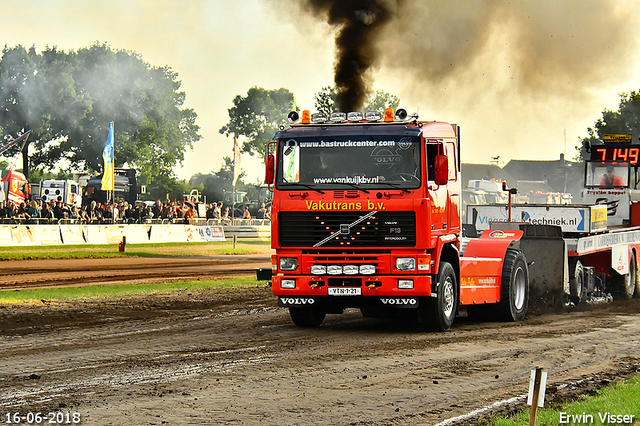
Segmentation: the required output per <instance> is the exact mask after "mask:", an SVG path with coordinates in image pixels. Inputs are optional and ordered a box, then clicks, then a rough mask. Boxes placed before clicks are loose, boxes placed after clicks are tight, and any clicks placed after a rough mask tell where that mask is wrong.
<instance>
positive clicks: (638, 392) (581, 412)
mask: <svg viewBox="0 0 640 426" xmlns="http://www.w3.org/2000/svg"><path fill="white" fill-rule="evenodd" d="M639 401H640V376H633V377H631V378H630V379H628V380H625V381H623V382H620V383H615V384H613V385H611V386H608V387H605V388H602V389H600V390H598V391H597V394H596V395H595V396H583V397H582V398H581V399H579V400H577V401H574V402H571V403H568V404H564V405H562V406H561V407H560V408H539V409H538V413H537V421H536V425H537V426H557V425H562V424H567V425H583V424H588V425H614V424H615V425H618V424H621V425H640V403H639ZM530 415H531V411H530V410H528V409H527V410H524V411H521V412H519V413H518V414H516V415H514V416H513V417H509V418H501V419H496V420H494V421H492V422H491V423H488V424H487V426H529V417H530ZM624 416H627V417H624Z"/></svg>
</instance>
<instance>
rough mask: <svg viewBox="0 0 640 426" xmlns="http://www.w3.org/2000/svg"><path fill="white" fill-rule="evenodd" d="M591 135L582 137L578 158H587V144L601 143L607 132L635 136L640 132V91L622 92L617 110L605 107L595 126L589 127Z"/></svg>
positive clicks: (578, 148)
mask: <svg viewBox="0 0 640 426" xmlns="http://www.w3.org/2000/svg"><path fill="white" fill-rule="evenodd" d="M587 132H588V134H589V136H587V137H584V138H580V146H576V149H577V150H578V151H579V152H580V154H579V156H578V160H582V159H584V158H585V154H586V146H587V145H594V144H598V143H601V141H602V139H603V137H604V135H605V134H631V135H633V137H634V138H635V137H636V136H638V134H639V133H640V92H637V91H635V90H632V91H630V92H628V93H626V92H625V93H621V94H620V104H619V105H618V110H617V111H612V110H608V109H605V110H604V111H602V118H599V119H598V120H597V121H596V122H595V124H594V127H589V128H587Z"/></svg>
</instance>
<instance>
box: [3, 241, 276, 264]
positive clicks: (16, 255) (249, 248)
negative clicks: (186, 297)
mask: <svg viewBox="0 0 640 426" xmlns="http://www.w3.org/2000/svg"><path fill="white" fill-rule="evenodd" d="M269 244H270V243H269V242H268V241H259V240H255V241H252V240H243V241H242V242H241V243H239V244H237V245H236V247H235V248H234V247H233V243H231V242H226V241H225V242H222V241H218V242H207V243H195V242H194V243H162V244H156V243H149V244H127V246H126V248H125V251H124V252H119V251H118V246H117V244H110V245H77V246H75V245H74V246H69V245H66V246H18V247H0V260H36V259H89V258H113V257H169V256H220V255H243V254H254V253H259V252H261V251H262V252H264V251H265V249H268V247H269Z"/></svg>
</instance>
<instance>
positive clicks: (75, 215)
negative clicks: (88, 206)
mask: <svg viewBox="0 0 640 426" xmlns="http://www.w3.org/2000/svg"><path fill="white" fill-rule="evenodd" d="M67 218H68V219H72V220H78V219H80V212H79V211H78V208H77V207H76V206H71V208H70V209H69V214H68V216H67Z"/></svg>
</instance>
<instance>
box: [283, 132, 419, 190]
mask: <svg viewBox="0 0 640 426" xmlns="http://www.w3.org/2000/svg"><path fill="white" fill-rule="evenodd" d="M420 145H421V144H420V138H419V137H400V136H382V137H367V138H366V139H364V138H363V139H357V138H353V137H352V138H339V137H332V138H323V137H317V138H297V139H290V138H284V139H281V140H280V143H279V147H278V149H279V155H278V158H279V161H278V171H277V177H276V179H277V181H276V186H277V187H278V188H279V189H287V188H288V187H289V186H290V187H292V188H293V187H295V186H305V187H311V188H317V189H331V188H340V189H342V188H353V187H354V186H355V187H358V188H361V189H363V190H366V189H373V188H389V184H393V186H397V187H398V188H401V189H415V188H419V187H420V181H421V167H420V158H421V148H420Z"/></svg>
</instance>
